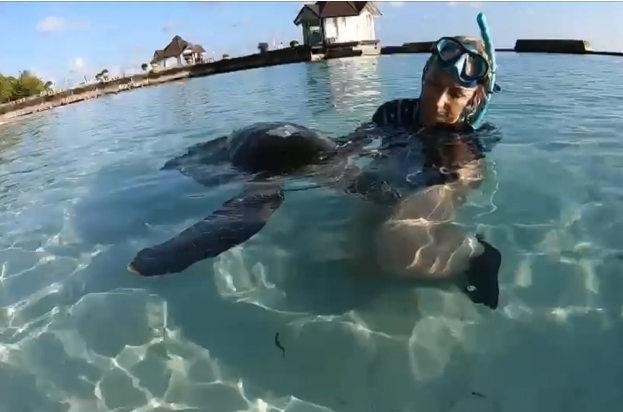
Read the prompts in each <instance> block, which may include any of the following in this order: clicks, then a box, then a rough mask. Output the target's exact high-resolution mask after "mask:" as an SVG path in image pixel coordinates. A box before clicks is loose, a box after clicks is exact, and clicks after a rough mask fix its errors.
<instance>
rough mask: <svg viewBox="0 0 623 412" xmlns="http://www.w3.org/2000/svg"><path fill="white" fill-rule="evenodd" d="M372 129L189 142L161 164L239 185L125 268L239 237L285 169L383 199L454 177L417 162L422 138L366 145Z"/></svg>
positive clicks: (261, 127)
mask: <svg viewBox="0 0 623 412" xmlns="http://www.w3.org/2000/svg"><path fill="white" fill-rule="evenodd" d="M373 136H375V134H374V133H371V132H370V131H369V130H366V129H365V128H360V129H358V130H357V131H356V132H354V133H352V134H351V135H348V136H346V137H343V138H339V139H337V140H332V139H329V138H327V137H325V136H323V135H322V134H320V133H318V132H316V131H314V130H311V129H309V128H306V127H304V126H300V125H297V124H294V123H287V122H267V123H256V124H253V125H251V126H248V127H245V128H243V129H240V130H237V131H235V132H233V133H232V134H231V135H229V136H223V137H220V138H218V139H215V140H212V141H209V142H207V143H202V144H199V145H196V146H193V147H191V148H190V149H189V150H188V152H187V153H185V154H183V155H181V156H179V157H176V158H174V159H172V160H169V161H168V162H166V164H165V165H164V166H163V168H162V169H177V170H179V171H180V172H181V173H183V174H185V175H187V176H190V177H192V178H193V179H195V180H196V181H197V182H199V183H201V184H203V185H205V186H209V187H213V186H215V185H219V184H222V183H226V182H232V181H244V182H245V183H244V189H243V190H242V191H241V193H239V194H237V195H235V196H234V197H232V198H231V199H229V200H227V201H226V202H225V203H223V205H222V206H221V207H220V208H219V209H218V210H216V211H214V212H213V213H212V214H210V215H209V216H207V217H206V218H204V219H203V220H201V221H200V222H198V223H196V224H195V225H193V226H191V227H190V228H188V229H186V230H184V231H182V232H181V233H179V234H178V235H176V236H175V237H173V238H172V239H170V240H167V241H165V242H164V243H161V244H159V245H156V246H151V247H148V248H145V249H143V250H141V251H139V252H138V254H137V255H136V256H135V258H134V259H133V261H132V262H131V263H130V264H129V265H128V269H129V270H131V271H133V272H136V273H138V274H140V275H142V276H147V277H152V276H159V275H165V274H168V273H177V272H181V271H183V270H184V269H186V268H187V267H189V266H191V265H192V264H194V263H196V262H198V261H200V260H204V259H207V258H212V257H216V256H218V255H219V254H221V253H223V252H225V251H227V250H229V249H231V248H232V247H234V246H236V245H239V244H242V243H243V242H245V241H247V240H248V239H250V238H251V237H252V236H254V235H255V234H257V233H258V232H259V231H260V230H261V229H262V228H263V227H264V226H265V225H266V223H267V222H268V220H269V219H270V217H271V215H272V214H273V212H275V211H276V210H277V209H278V208H279V207H280V206H281V204H282V203H283V201H284V196H285V194H284V193H285V191H286V190H284V188H283V179H284V178H285V177H288V176H302V177H311V178H312V179H313V180H314V181H316V182H318V184H319V185H322V186H325V187H326V186H329V187H334V188H336V189H339V190H343V191H345V192H347V193H349V194H353V195H357V196H360V197H362V198H363V199H365V200H368V201H371V202H374V203H377V204H381V205H395V204H396V203H398V201H399V200H400V199H401V197H402V196H404V195H405V194H408V193H410V192H413V191H414V190H417V189H421V188H422V187H425V186H430V185H434V184H441V183H445V182H450V181H452V180H453V179H456V177H457V175H456V173H454V172H452V170H450V169H446V168H440V167H438V166H437V165H436V164H427V163H426V162H423V156H422V150H424V151H426V150H427V148H426V146H427V145H426V144H425V145H424V146H422V145H418V147H417V148H416V147H415V146H414V142H420V141H421V140H420V139H412V138H411V137H413V136H412V135H409V134H407V133H405V132H396V131H394V132H392V134H391V135H389V136H385V138H384V139H383V144H382V145H381V146H380V147H379V148H377V149H375V150H370V149H367V148H366V146H368V144H369V143H370V142H371V141H372V140H373ZM424 140H426V139H424ZM428 140H431V139H428ZM361 156H373V157H374V158H375V159H374V160H373V161H372V163H371V164H370V165H369V166H366V167H364V168H359V167H357V166H356V165H354V164H353V162H352V160H353V159H354V158H356V157H361ZM424 157H426V158H429V159H431V156H424ZM432 158H434V156H433V157H432ZM433 163H436V162H434V161H433ZM493 277H494V279H484V278H481V279H470V280H469V282H470V284H472V285H473V284H477V286H478V287H479V288H480V290H484V289H485V286H486V287H487V288H488V289H491V288H493V289H496V290H497V271H496V273H495V274H494V276H493ZM493 283H494V284H495V285H493V286H495V287H493V286H492V284H493ZM466 293H467V292H466ZM495 293H496V302H497V291H496V292H495ZM468 295H469V293H468Z"/></svg>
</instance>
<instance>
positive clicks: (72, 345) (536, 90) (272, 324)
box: [0, 54, 623, 412]
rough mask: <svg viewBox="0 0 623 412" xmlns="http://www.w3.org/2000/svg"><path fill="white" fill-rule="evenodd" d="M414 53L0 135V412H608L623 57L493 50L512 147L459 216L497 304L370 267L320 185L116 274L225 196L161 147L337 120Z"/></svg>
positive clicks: (209, 83) (409, 92) (408, 90)
mask: <svg viewBox="0 0 623 412" xmlns="http://www.w3.org/2000/svg"><path fill="white" fill-rule="evenodd" d="M423 63H424V57H423V56H398V57H380V58H360V59H344V60H337V61H331V62H329V63H328V64H324V63H317V64H298V65H289V66H281V67H275V68H268V69H261V70H252V71H245V72H238V73H230V74H224V75H219V76H214V77H207V78H202V79H194V80H191V81H189V82H187V83H182V84H169V85H163V86H161V87H156V88H151V89H145V90H139V91H135V92H132V93H125V94H120V95H118V96H116V97H112V98H106V99H99V100H92V101H88V102H85V103H81V104H77V105H72V106H67V107H64V108H60V109H57V110H54V111H51V112H48V113H42V114H40V115H37V116H35V117H31V118H28V119H24V120H22V121H20V122H17V123H11V124H7V125H3V126H0V188H1V193H0V232H1V233H2V237H1V239H0V262H1V271H0V307H1V310H0V410H1V411H3V412H4V411H7V412H18V411H28V412H34V411H46V412H54V411H71V412H77V411H89V412H95V411H113V410H115V411H145V412H146V411H165V410H199V411H218V412H233V411H258V412H259V411H262V412H263V411H278V410H286V411H291V412H295V411H296V412H299V411H305V412H307V411H330V410H333V411H353V412H355V411H356V412H366V411H383V412H404V411H426V412H432V411H474V410H478V411H494V410H495V411H525V410H531V411H548V412H553V411H558V410H560V411H562V410H565V411H575V410H578V411H586V410H589V409H590V410H600V411H619V410H620V409H621V405H622V404H623V394H621V392H620V390H619V388H618V386H617V384H618V382H620V378H621V374H622V372H623V361H621V359H622V357H621V356H620V350H621V349H620V348H621V347H623V330H622V324H621V312H622V302H623V299H622V292H623V278H622V270H621V269H622V265H623V260H622V259H623V219H622V218H623V189H622V188H621V181H622V177H623V142H622V140H621V131H622V130H623V107H622V105H621V95H620V90H619V89H620V87H619V86H618V85H620V84H622V83H623V70H622V69H623V60H621V59H620V58H599V57H579V56H536V55H514V54H502V55H501V56H500V75H499V81H500V84H501V85H502V87H503V89H504V91H503V93H502V94H499V95H496V96H495V100H494V104H493V106H492V107H491V110H490V114H489V118H488V119H489V120H490V121H492V122H493V123H495V124H496V125H498V126H499V127H500V128H501V129H502V131H503V134H504V140H503V141H502V142H501V143H499V144H498V145H497V146H496V147H495V149H494V151H493V152H492V153H491V154H490V156H489V160H490V163H491V167H492V169H493V170H494V173H492V175H491V177H490V178H489V180H488V181H487V182H486V184H485V185H484V187H483V188H482V190H481V191H480V192H478V193H474V194H473V196H471V197H470V202H469V204H468V205H467V206H465V207H464V208H463V209H462V210H461V217H460V219H461V222H462V223H464V224H465V225H466V226H468V228H470V229H471V230H479V231H482V232H484V233H485V234H486V235H487V236H488V238H489V239H490V240H491V242H492V243H494V244H495V245H496V246H497V247H498V248H500V249H501V251H502V253H503V256H504V263H503V267H502V272H501V282H502V301H501V308H500V309H499V310H498V311H496V312H491V311H487V310H485V309H483V308H481V307H475V306H473V305H471V304H470V303H469V302H468V301H467V299H466V298H465V297H464V296H462V295H461V294H459V293H457V292H454V291H451V290H450V291H448V290H439V289H423V288H422V289H413V288H408V289H407V288H397V287H387V286H385V287H383V285H381V284H379V283H374V282H373V281H367V280H366V281H363V280H362V277H361V276H358V275H359V273H357V272H360V271H366V270H367V271H370V272H372V271H374V270H375V269H374V265H373V264H370V265H369V264H361V261H360V259H363V257H361V256H357V255H356V254H353V253H352V250H351V248H350V247H349V245H351V244H352V242H353V239H354V238H356V237H357V236H360V237H361V236H363V237H365V236H370V233H372V232H371V231H370V230H369V226H366V224H367V221H366V214H365V213H363V212H362V211H361V205H360V204H359V203H357V201H355V200H353V199H351V198H349V197H347V196H345V195H342V194H338V193H335V192H332V191H329V190H310V191H303V192H296V193H290V194H289V195H288V199H287V202H286V203H285V204H284V206H283V207H282V208H281V209H280V210H279V211H278V212H277V213H276V214H275V215H274V218H273V220H272V221H271V222H270V224H269V225H268V226H267V227H266V229H265V230H263V231H262V232H261V233H260V234H259V235H258V236H257V237H255V238H254V239H253V240H252V241H249V242H248V243H247V244H245V245H244V246H242V247H237V248H235V249H233V250H231V251H229V252H227V253H225V254H223V255H222V256H220V257H219V258H217V259H214V260H208V261H204V262H201V263H199V264H196V265H195V266H193V267H191V268H190V269H188V270H187V271H186V272H185V273H184V274H183V275H180V276H174V277H168V278H162V279H151V280H147V279H141V278H139V277H137V276H133V275H130V274H129V273H128V272H127V271H126V269H125V268H126V264H127V262H128V261H129V260H130V259H131V258H132V257H133V255H134V254H135V253H136V252H137V251H138V250H139V249H140V248H142V247H144V246H146V245H149V244H154V243H157V242H160V241H162V240H164V239H166V238H168V237H170V236H171V235H173V234H175V233H177V232H178V231H179V230H181V229H183V228H184V227H186V226H188V225H190V224H192V223H193V222H195V221H197V220H200V219H201V218H203V217H204V216H206V215H208V214H209V213H210V212H211V210H213V209H214V208H215V207H217V206H218V205H220V204H221V203H222V202H223V201H224V200H225V199H226V198H227V197H229V196H230V195H232V194H233V193H235V192H236V190H238V187H236V186H235V185H230V186H226V187H222V188H220V189H218V190H212V191H208V190H206V189H204V188H203V187H201V186H199V185H198V184H196V183H195V182H194V181H192V180H191V179H190V178H187V177H185V176H182V175H180V174H178V173H177V172H171V171H166V172H165V171H159V168H160V167H161V166H162V164H163V163H164V162H165V161H166V160H167V159H169V158H171V157H173V156H175V155H177V154H180V153H182V152H183V151H184V150H185V148H186V147H188V146H190V145H192V144H194V143H197V142H203V141H205V140H208V139H211V138H214V137H216V136H219V135H221V134H224V133H228V132H229V131H231V130H232V129H233V128H236V127H240V126H243V125H247V124H249V123H252V122H256V121H263V120H289V121H293V122H298V123H301V124H304V125H309V126H314V127H317V128H319V129H321V130H323V131H325V132H327V133H329V134H331V135H333V136H339V135H341V134H345V133H348V132H349V131H351V130H352V129H353V128H354V127H356V126H357V125H358V124H360V123H361V122H363V121H365V120H367V119H368V118H369V117H370V116H371V115H372V113H373V111H374V109H375V108H376V107H377V106H378V105H379V104H381V103H382V102H384V101H386V100H388V99H392V98H398V97H412V96H417V95H418V93H419V92H418V90H419V83H420V72H421V68H422V65H423ZM611 85H613V87H612V88H611V87H610V86H611ZM355 305H359V306H358V309H357V310H351V309H352V308H353V307H354V306H355ZM277 332H278V333H279V334H280V340H281V343H282V344H283V346H284V347H285V357H283V356H282V353H281V351H280V350H279V349H277V348H276V347H275V346H274V342H273V341H274V335H275V333H277Z"/></svg>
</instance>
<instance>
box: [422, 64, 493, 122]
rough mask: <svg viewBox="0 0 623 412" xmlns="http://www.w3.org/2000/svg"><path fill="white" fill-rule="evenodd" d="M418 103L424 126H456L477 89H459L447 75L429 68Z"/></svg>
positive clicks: (456, 82) (449, 75)
mask: <svg viewBox="0 0 623 412" xmlns="http://www.w3.org/2000/svg"><path fill="white" fill-rule="evenodd" d="M422 87H423V88H422V96H421V101H420V110H421V111H420V113H421V121H422V123H423V124H424V126H427V127H428V126H435V125H440V124H441V125H456V124H457V123H458V122H459V118H460V117H461V114H462V113H463V110H464V109H465V107H466V106H467V105H468V104H469V103H470V102H471V101H472V100H473V99H474V96H475V94H476V92H477V91H478V87H481V86H478V87H474V88H466V87H461V85H460V84H459V83H458V81H457V80H456V79H455V78H454V77H453V76H452V75H451V74H449V73H447V72H445V71H443V70H440V69H437V68H435V67H431V68H430V69H429V70H428V72H427V73H426V77H425V78H424V84H423V86H422Z"/></svg>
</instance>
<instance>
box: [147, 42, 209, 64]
mask: <svg viewBox="0 0 623 412" xmlns="http://www.w3.org/2000/svg"><path fill="white" fill-rule="evenodd" d="M187 49H191V50H192V51H193V52H194V53H205V49H204V48H203V47H202V46H201V45H199V44H192V43H190V42H187V41H186V40H184V39H182V38H181V37H180V36H175V37H173V39H172V40H171V42H170V43H169V44H168V45H167V47H165V48H164V49H161V50H156V51H155V52H154V57H153V61H160V60H164V59H169V58H171V57H178V56H180V55H181V54H182V53H183V52H184V51H185V50H187Z"/></svg>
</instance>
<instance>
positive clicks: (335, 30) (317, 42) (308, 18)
mask: <svg viewBox="0 0 623 412" xmlns="http://www.w3.org/2000/svg"><path fill="white" fill-rule="evenodd" d="M379 16H381V12H380V11H379V9H378V8H377V7H376V6H375V5H374V2H372V1H317V2H316V3H314V4H306V5H304V6H303V7H302V8H301V10H300V11H299V14H298V15H297V16H296V18H295V19H294V24H295V25H297V26H298V25H301V26H302V27H303V43H304V44H306V45H309V46H311V47H322V46H325V45H326V44H335V43H349V42H377V43H378V40H377V38H376V32H375V30H374V19H375V18H377V17H379Z"/></svg>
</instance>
